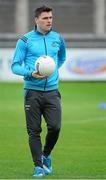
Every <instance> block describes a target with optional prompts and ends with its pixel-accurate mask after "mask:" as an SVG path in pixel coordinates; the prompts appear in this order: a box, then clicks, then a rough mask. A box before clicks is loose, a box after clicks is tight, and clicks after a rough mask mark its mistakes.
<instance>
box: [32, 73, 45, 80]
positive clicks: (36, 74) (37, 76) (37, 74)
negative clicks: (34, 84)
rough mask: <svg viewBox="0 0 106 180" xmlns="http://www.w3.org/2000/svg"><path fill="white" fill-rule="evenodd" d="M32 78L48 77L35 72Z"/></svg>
mask: <svg viewBox="0 0 106 180" xmlns="http://www.w3.org/2000/svg"><path fill="white" fill-rule="evenodd" d="M32 77H34V78H36V79H46V78H47V75H44V76H43V75H40V74H39V73H38V72H36V71H33V73H32Z"/></svg>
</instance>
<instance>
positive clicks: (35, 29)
mask: <svg viewBox="0 0 106 180" xmlns="http://www.w3.org/2000/svg"><path fill="white" fill-rule="evenodd" d="M34 31H35V32H37V33H38V34H41V35H43V34H42V33H41V32H39V31H38V30H37V28H36V26H35V27H34ZM51 31H52V28H51V29H50V30H49V31H48V32H47V33H46V34H48V33H49V32H51ZM46 34H45V35H46Z"/></svg>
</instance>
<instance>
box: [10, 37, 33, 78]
mask: <svg viewBox="0 0 106 180" xmlns="http://www.w3.org/2000/svg"><path fill="white" fill-rule="evenodd" d="M26 52H27V42H26V41H24V39H19V40H18V42H17V45H16V49H15V53H14V57H13V62H12V66H11V69H12V72H13V73H14V74H17V75H20V76H26V77H30V76H31V75H32V71H31V70H30V69H28V68H27V67H25V66H23V62H24V59H25V56H26Z"/></svg>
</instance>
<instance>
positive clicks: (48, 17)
mask: <svg viewBox="0 0 106 180" xmlns="http://www.w3.org/2000/svg"><path fill="white" fill-rule="evenodd" d="M52 19H53V17H52V12H51V11H50V12H42V13H41V14H40V16H39V17H37V18H35V22H36V25H37V29H38V31H40V32H42V33H44V34H45V33H46V32H48V31H49V30H50V29H51V28H52Z"/></svg>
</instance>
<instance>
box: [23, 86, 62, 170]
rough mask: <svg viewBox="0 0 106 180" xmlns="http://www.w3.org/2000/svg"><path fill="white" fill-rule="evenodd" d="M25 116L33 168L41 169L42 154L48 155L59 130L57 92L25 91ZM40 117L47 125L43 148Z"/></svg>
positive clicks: (58, 96) (59, 107)
mask: <svg viewBox="0 0 106 180" xmlns="http://www.w3.org/2000/svg"><path fill="white" fill-rule="evenodd" d="M24 107H25V115H26V125H27V132H28V135H29V146H30V150H31V154H32V158H33V161H34V164H35V166H41V167H42V154H44V155H45V156H48V155H50V153H51V151H52V149H53V148H54V145H55V144H56V142H57V140H58V136H59V132H60V128H61V95H60V93H59V91H58V90H52V91H37V90H25V103H24ZM42 116H43V117H44V119H45V122H46V125H47V135H46V138H45V144H44V148H42V142H41V137H40V133H41V132H42V128H41V122H42Z"/></svg>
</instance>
